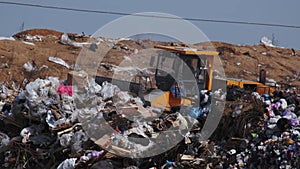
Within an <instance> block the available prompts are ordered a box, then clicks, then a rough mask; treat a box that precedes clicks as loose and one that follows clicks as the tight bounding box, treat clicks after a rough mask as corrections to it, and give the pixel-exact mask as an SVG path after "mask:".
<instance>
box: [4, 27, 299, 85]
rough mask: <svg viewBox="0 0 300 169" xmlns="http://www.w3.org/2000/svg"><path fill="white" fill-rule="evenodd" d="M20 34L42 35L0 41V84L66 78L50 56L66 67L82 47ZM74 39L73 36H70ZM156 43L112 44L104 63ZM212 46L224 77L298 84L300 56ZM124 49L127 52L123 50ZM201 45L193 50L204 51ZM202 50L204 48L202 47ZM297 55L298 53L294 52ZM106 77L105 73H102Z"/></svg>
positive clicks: (54, 37)
mask: <svg viewBox="0 0 300 169" xmlns="http://www.w3.org/2000/svg"><path fill="white" fill-rule="evenodd" d="M22 35H32V36H34V35H41V36H44V38H42V40H41V41H31V42H33V43H34V44H35V45H30V44H25V43H24V42H23V41H22V40H18V39H16V40H15V41H11V40H0V71H1V76H0V82H8V83H9V82H12V81H14V82H16V83H17V84H20V83H21V82H22V81H23V80H24V79H25V78H26V79H27V80H29V81H31V80H34V79H36V78H38V77H40V78H45V77H47V76H58V77H59V78H60V79H66V76H67V72H68V71H69V70H68V69H66V68H65V67H63V66H61V65H58V64H55V63H51V62H49V61H48V58H49V56H55V57H59V58H61V59H63V60H65V61H66V62H67V63H68V64H70V65H72V64H75V62H76V59H77V57H78V55H79V53H80V50H81V47H74V46H70V45H64V44H61V43H60V42H59V41H60V36H61V35H62V32H58V31H52V30H46V29H41V30H39V29H35V30H28V31H24V32H20V33H18V34H16V35H15V36H14V37H21V36H22ZM69 35H71V36H76V35H74V34H69ZM75 40H76V41H79V42H81V41H86V40H87V37H84V38H78V39H75ZM157 44H162V45H165V44H168V43H164V42H155V41H151V40H143V41H131V40H125V41H121V42H119V43H118V44H114V46H115V47H114V48H113V49H112V50H110V52H109V53H108V54H107V56H106V57H105V59H104V60H103V61H105V62H108V63H110V64H114V65H118V63H120V62H121V61H122V60H123V59H124V56H129V55H130V54H131V53H134V50H135V49H137V50H142V49H145V48H150V47H153V46H154V45H157ZM212 45H213V47H214V48H215V49H216V50H217V51H219V52H221V53H222V55H220V58H221V61H222V64H223V67H224V70H225V73H226V76H227V77H233V78H242V79H247V80H257V76H258V71H259V69H261V68H263V69H265V70H267V77H268V78H272V79H275V80H276V81H278V82H280V81H282V82H285V83H293V84H297V83H298V84H299V78H298V76H297V73H299V72H300V57H299V56H292V50H291V49H285V48H277V47H267V46H263V45H257V46H248V45H247V46H237V45H232V44H228V43H223V42H212ZM121 46H126V47H127V48H129V49H124V48H122V47H121ZM203 46H204V45H203V44H197V45H196V47H197V48H198V47H199V48H204V47H203ZM205 48H207V47H206V46H205ZM296 53H298V54H299V55H300V51H299V50H296ZM27 61H34V62H35V64H36V65H37V68H40V67H42V66H43V65H46V66H47V67H48V68H45V69H41V70H36V71H33V72H26V71H25V69H24V68H23V65H24V63H26V62H27ZM102 73H103V74H105V71H102Z"/></svg>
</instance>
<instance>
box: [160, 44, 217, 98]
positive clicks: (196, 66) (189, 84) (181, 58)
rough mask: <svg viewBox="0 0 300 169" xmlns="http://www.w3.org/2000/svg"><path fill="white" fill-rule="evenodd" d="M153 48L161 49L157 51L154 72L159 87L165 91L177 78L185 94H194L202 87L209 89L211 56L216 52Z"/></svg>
mask: <svg viewBox="0 0 300 169" xmlns="http://www.w3.org/2000/svg"><path fill="white" fill-rule="evenodd" d="M155 48H159V49H163V50H160V51H158V52H159V53H158V59H157V65H156V68H157V69H156V72H155V80H156V85H157V87H158V88H159V89H161V90H163V91H167V90H169V89H170V88H171V86H172V85H173V84H174V82H175V81H178V80H179V81H180V82H182V83H183V85H184V89H185V93H186V95H194V94H195V93H196V92H199V90H203V89H207V90H211V88H212V76H213V73H212V72H213V66H212V65H213V57H214V56H215V55H217V54H218V52H211V51H195V50H192V49H190V50H189V49H187V48H183V47H173V46H155ZM195 83H196V84H195ZM195 86H197V87H196V88H195Z"/></svg>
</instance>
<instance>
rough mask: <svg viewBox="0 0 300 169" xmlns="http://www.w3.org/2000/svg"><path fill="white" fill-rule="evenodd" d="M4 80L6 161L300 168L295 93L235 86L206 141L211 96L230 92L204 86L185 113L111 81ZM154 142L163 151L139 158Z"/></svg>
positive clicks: (2, 150)
mask: <svg viewBox="0 0 300 169" xmlns="http://www.w3.org/2000/svg"><path fill="white" fill-rule="evenodd" d="M7 86H8V85H6V84H1V90H0V96H1V102H0V108H1V116H0V125H1V133H0V142H1V144H0V154H1V155H0V156H1V159H0V165H1V168H57V169H74V168H207V167H210V168H258V167H260V168H299V167H300V160H299V157H300V156H299V141H300V134H299V125H300V124H299V120H300V113H299V112H300V111H299V107H298V106H299V102H300V96H299V95H297V94H295V93H291V92H290V93H288V92H284V91H283V92H277V93H274V96H273V97H270V96H268V95H263V96H260V95H259V94H257V93H251V94H250V95H249V93H248V96H247V97H245V96H243V94H242V91H238V93H239V94H238V95H239V97H237V98H239V99H240V101H234V102H230V103H231V105H230V106H229V109H227V110H225V111H226V112H229V113H225V114H224V117H223V118H222V119H221V122H220V124H219V127H218V128H217V130H216V131H215V133H214V134H213V135H212V136H211V138H210V139H209V140H201V139H200V138H201V134H200V131H201V128H202V127H203V123H205V118H206V117H207V115H208V113H209V111H210V102H209V100H210V97H212V96H214V95H219V97H220V98H223V99H224V98H225V95H224V94H222V92H220V91H217V92H215V93H211V92H208V91H201V92H200V93H201V96H200V97H201V98H202V99H201V102H200V103H201V107H199V108H197V109H196V108H193V109H191V110H190V111H189V112H187V113H186V114H183V115H181V114H180V113H178V112H176V111H174V112H172V111H165V110H163V109H159V108H153V107H147V106H145V105H144V103H143V101H142V100H143V99H141V98H139V97H133V96H132V95H131V94H130V93H129V92H124V91H121V90H120V89H119V88H118V87H117V86H115V85H113V84H111V83H107V82H104V83H103V84H101V85H99V84H97V83H96V82H95V81H94V80H91V82H89V83H87V85H86V86H83V87H82V86H81V87H78V86H68V85H65V84H64V81H61V80H59V79H58V78H55V77H49V78H47V79H36V80H35V81H33V82H30V83H28V84H27V85H26V86H25V88H24V89H19V88H17V87H15V86H14V85H11V86H10V87H7ZM232 90H234V89H232ZM232 92H233V93H235V92H234V91H232ZM242 96H243V97H242ZM237 98H235V99H234V100H236V99H237ZM245 98H247V99H245ZM186 116H188V118H186ZM106 124H107V125H106ZM190 124H192V125H193V126H189V125H190ZM171 127H173V128H174V129H175V130H171V131H172V132H169V134H167V135H164V136H162V135H160V134H159V133H160V132H163V131H167V130H168V129H169V128H171ZM187 129H189V130H187ZM176 139H180V140H181V141H180V142H179V143H178V144H176V145H174V146H173V147H172V148H171V149H168V150H163V148H164V146H160V147H159V146H157V145H156V143H155V141H154V140H161V142H164V143H165V144H169V143H170V144H171V143H172V142H174V140H176ZM155 149H159V150H160V151H161V152H162V153H161V154H156V155H153V156H152V155H151V154H150V155H149V157H146V158H140V157H143V155H144V154H147V153H150V152H151V151H150V150H155ZM107 150H109V151H107ZM162 150H163V151H162ZM112 152H116V153H112ZM120 153H122V154H125V155H124V156H118V155H120ZM128 154H130V155H128ZM126 155H127V156H126ZM266 159H267V160H266Z"/></svg>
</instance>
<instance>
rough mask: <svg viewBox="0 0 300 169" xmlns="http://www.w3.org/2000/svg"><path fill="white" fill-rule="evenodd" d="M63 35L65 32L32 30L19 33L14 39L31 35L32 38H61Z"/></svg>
mask: <svg viewBox="0 0 300 169" xmlns="http://www.w3.org/2000/svg"><path fill="white" fill-rule="evenodd" d="M62 34H63V32H59V31H55V30H50V29H30V30H25V31H22V32H19V33H17V34H15V35H13V37H19V36H22V35H31V36H35V35H40V36H48V35H54V36H57V37H60V36H61V35H62Z"/></svg>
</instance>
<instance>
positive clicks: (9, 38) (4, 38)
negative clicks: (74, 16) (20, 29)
mask: <svg viewBox="0 0 300 169" xmlns="http://www.w3.org/2000/svg"><path fill="white" fill-rule="evenodd" d="M0 40H15V39H14V38H13V37H0Z"/></svg>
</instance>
